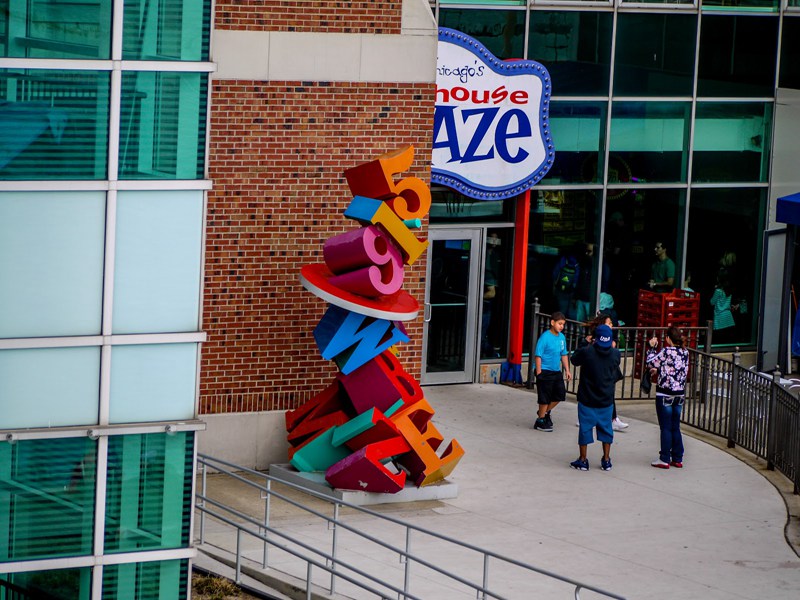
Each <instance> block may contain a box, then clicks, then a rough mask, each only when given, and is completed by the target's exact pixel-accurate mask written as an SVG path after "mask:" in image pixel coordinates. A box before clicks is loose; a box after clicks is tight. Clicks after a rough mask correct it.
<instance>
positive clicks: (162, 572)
mask: <svg viewBox="0 0 800 600" xmlns="http://www.w3.org/2000/svg"><path fill="white" fill-rule="evenodd" d="M188 579H189V561H187V560H165V561H162V562H158V561H153V562H144V563H132V564H123V565H106V566H105V567H103V600H118V599H119V600H126V599H127V598H129V597H130V595H129V594H130V591H131V590H136V599H137V600H160V599H161V598H170V600H173V599H174V600H186V589H187V587H188Z"/></svg>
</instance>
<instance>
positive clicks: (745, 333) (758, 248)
mask: <svg viewBox="0 0 800 600" xmlns="http://www.w3.org/2000/svg"><path fill="white" fill-rule="evenodd" d="M766 207H767V188H731V187H726V188H724V189H723V188H715V189H694V190H692V201H691V208H690V210H689V232H688V239H687V247H686V270H687V271H688V273H690V274H691V278H692V285H691V287H692V289H694V290H695V291H696V292H699V294H700V322H701V323H705V322H706V321H707V320H712V321H713V319H714V309H713V307H712V305H711V303H710V300H711V297H712V295H713V294H714V290H715V288H716V287H717V286H718V285H719V286H724V287H725V288H726V289H727V291H728V293H729V294H730V295H731V300H732V304H737V305H740V306H741V305H742V304H744V306H745V307H746V309H745V310H744V311H735V312H734V313H733V320H734V326H733V327H730V328H725V329H723V330H715V331H714V332H713V341H714V345H715V346H717V345H726V344H731V345H733V344H735V345H740V346H741V345H749V344H752V343H754V342H755V340H756V332H757V327H758V314H759V300H760V290H761V262H762V256H761V255H762V239H763V231H764V225H765V220H766V212H767V209H766Z"/></svg>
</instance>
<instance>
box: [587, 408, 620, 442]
mask: <svg viewBox="0 0 800 600" xmlns="http://www.w3.org/2000/svg"><path fill="white" fill-rule="evenodd" d="M613 414H614V406H613V405H611V406H607V407H605V408H592V407H591V406H586V405H584V404H581V403H580V402H578V422H579V423H580V430H579V431H578V445H580V446H587V445H589V444H592V443H594V436H593V431H594V429H595V427H596V428H597V441H598V442H603V443H606V444H611V443H613V442H614V430H613V429H612V428H611V415H613Z"/></svg>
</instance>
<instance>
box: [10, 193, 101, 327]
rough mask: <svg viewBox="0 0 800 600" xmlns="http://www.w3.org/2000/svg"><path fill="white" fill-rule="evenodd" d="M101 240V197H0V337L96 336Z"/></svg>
mask: <svg viewBox="0 0 800 600" xmlns="http://www.w3.org/2000/svg"><path fill="white" fill-rule="evenodd" d="M104 236H105V194H104V193H103V192H0V256H4V257H7V260H2V261H0V338H15V337H43V336H65V335H92V334H95V335H96V334H99V333H100V322H101V311H102V296H103V242H104ZM9 257H13V260H11V259H10V258H9Z"/></svg>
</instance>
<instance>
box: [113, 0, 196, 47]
mask: <svg viewBox="0 0 800 600" xmlns="http://www.w3.org/2000/svg"><path fill="white" fill-rule="evenodd" d="M123 20H124V25H123V31H122V58H123V59H125V60H193V61H204V60H208V42H209V39H210V37H211V2H210V0H126V2H125V13H124V17H123Z"/></svg>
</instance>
